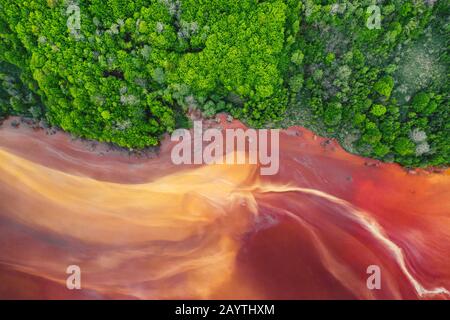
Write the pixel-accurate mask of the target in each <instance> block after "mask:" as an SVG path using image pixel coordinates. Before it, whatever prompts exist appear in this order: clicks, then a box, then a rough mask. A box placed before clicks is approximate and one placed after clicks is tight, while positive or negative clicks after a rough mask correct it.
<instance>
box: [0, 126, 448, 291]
mask: <svg viewBox="0 0 450 320" xmlns="http://www.w3.org/2000/svg"><path fill="white" fill-rule="evenodd" d="M222 120H223V119H222ZM10 122H11V120H9V121H7V122H6V123H5V124H4V125H3V126H2V127H0V164H1V167H0V284H1V285H0V298H8V299H21V298H37V299H50V298H52V299H54V298H56V299H73V298H87V299H94V298H130V299H135V298H146V299H159V298H162V299H168V298H174V299H184V298H193V299H197V298H200V299H202V298H213V299H215V298H225V299H266V298H269V299H302V298H308V299H416V298H419V299H448V298H449V297H450V294H449V290H450V176H449V174H448V172H446V173H439V174H438V173H428V172H425V171H416V172H414V174H412V173H408V172H406V171H405V170H404V169H402V168H401V167H399V166H397V165H394V164H379V163H376V162H375V161H373V160H368V159H364V158H361V157H357V156H354V155H351V154H348V153H346V152H345V151H343V150H342V149H341V148H340V147H339V146H338V145H337V144H336V143H335V142H333V141H331V142H328V141H327V140H325V139H322V138H319V137H316V136H315V135H314V134H312V133H311V132H309V131H307V130H305V129H302V128H290V129H288V130H284V131H282V133H281V134H280V171H279V173H278V174H277V175H275V176H260V174H259V170H258V168H257V167H256V166H252V165H214V166H185V165H181V166H175V165H173V164H172V163H171V161H170V150H171V148H172V146H173V145H172V144H171V143H170V142H169V141H167V140H166V141H165V142H164V143H163V145H162V148H161V150H160V152H159V155H158V156H157V157H154V158H153V159H147V158H140V159H138V158H135V157H129V156H127V155H124V154H123V153H121V152H117V151H108V150H107V149H105V147H104V146H101V145H99V146H97V147H96V149H95V150H94V151H92V150H91V151H89V150H88V148H87V147H86V143H82V142H80V141H72V140H71V139H70V137H69V136H68V135H66V134H64V133H57V134H55V135H46V133H45V131H43V130H33V129H31V128H29V127H27V126H25V125H21V126H20V127H19V128H18V129H15V128H12V127H11V126H10ZM220 126H221V127H242V125H241V124H240V123H238V122H233V123H231V124H227V123H226V121H222V123H221V124H220ZM69 265H78V266H79V267H80V268H81V272H82V273H81V284H82V289H81V290H68V289H67V288H66V278H67V277H68V275H67V274H66V268H67V266H69ZM370 265H377V266H379V267H380V270H381V288H380V289H374V290H370V289H368V287H367V284H366V280H367V278H368V277H369V274H367V272H366V270H367V267H368V266H370Z"/></svg>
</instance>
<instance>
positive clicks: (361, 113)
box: [0, 0, 450, 166]
mask: <svg viewBox="0 0 450 320" xmlns="http://www.w3.org/2000/svg"><path fill="white" fill-rule="evenodd" d="M372 5H373V1H369V0H367V1H366V0H363V1H345V0H344V1H331V0H322V1H312V0H266V1H258V0H240V1H235V0H208V1H199V0H134V1H131V0H0V9H1V10H0V83H1V87H0V116H2V115H3V116H4V115H7V114H21V115H26V116H33V117H36V118H42V117H43V118H45V119H46V120H47V121H48V122H49V123H50V124H52V125H55V126H59V127H61V128H62V129H64V130H67V131H69V132H71V133H72V134H75V135H78V136H82V137H86V138H91V139H97V140H100V141H107V142H112V143H115V144H117V145H120V146H124V147H128V148H142V147H146V146H151V145H156V144H157V143H158V141H159V138H160V136H161V135H162V134H163V133H164V132H170V131H172V130H173V129H175V128H176V127H179V126H182V125H184V124H185V123H186V118H185V115H186V113H187V112H188V111H189V110H192V109H198V110H200V111H202V112H203V115H204V116H213V115H214V114H216V113H217V112H220V111H227V112H229V113H231V114H232V115H233V116H235V117H237V118H240V119H242V120H243V121H245V122H247V123H248V124H249V125H251V126H255V127H261V126H271V127H273V126H279V125H292V124H301V125H304V126H306V127H309V128H312V129H313V130H316V131H317V132H319V133H321V134H323V135H328V136H333V137H336V138H338V139H340V141H341V142H342V143H343V145H344V147H346V148H347V149H349V150H350V151H353V152H357V153H361V154H363V155H367V156H371V157H376V158H380V159H383V160H387V161H397V162H400V163H402V164H405V165H410V166H417V165H438V164H448V163H449V162H450V161H449V139H448V136H449V131H450V124H449V108H448V94H447V93H448V80H447V73H448V72H447V68H448V52H447V43H446V42H447V41H448V31H449V25H448V23H447V19H446V17H447V14H448V3H447V2H446V1H435V0H417V1H414V2H409V1H401V0H387V1H383V3H382V4H380V5H379V8H380V10H379V12H380V14H381V16H380V17H377V16H373V15H374V14H376V13H377V11H376V10H375V11H373V10H368V8H369V7H370V6H372ZM378 18H379V19H378ZM377 23H379V25H377ZM418 136H419V137H420V138H421V139H417V137H418Z"/></svg>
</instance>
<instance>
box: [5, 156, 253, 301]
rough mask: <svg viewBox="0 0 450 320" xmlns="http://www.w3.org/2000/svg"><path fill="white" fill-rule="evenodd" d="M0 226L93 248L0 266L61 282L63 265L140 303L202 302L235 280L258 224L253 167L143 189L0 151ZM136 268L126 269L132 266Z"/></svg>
mask: <svg viewBox="0 0 450 320" xmlns="http://www.w3.org/2000/svg"><path fill="white" fill-rule="evenodd" d="M0 164H1V166H0V188H1V189H2V193H0V197H2V198H3V199H0V201H1V202H0V217H4V218H7V219H9V220H12V221H15V222H16V223H19V224H22V225H25V226H26V227H27V228H31V229H33V230H38V231H43V232H44V233H46V234H50V235H53V236H55V237H56V238H58V239H67V240H68V241H69V240H70V241H75V243H80V247H81V248H83V245H85V246H86V247H87V248H95V249H96V250H94V251H95V252H96V254H95V255H94V256H92V255H89V257H87V256H84V255H83V252H82V250H81V252H80V250H74V251H71V250H67V252H65V253H64V255H63V256H62V257H60V260H58V259H57V258H55V259H52V261H42V258H41V257H40V256H38V255H36V256H34V253H33V252H27V253H24V252H8V250H3V251H2V252H1V253H0V263H3V264H5V265H8V266H9V267H11V268H16V269H17V270H22V271H24V270H26V272H28V273H31V274H36V275H39V276H41V277H46V278H48V279H52V280H54V281H58V282H61V276H60V275H61V273H63V272H64V271H65V267H64V266H66V265H67V263H68V261H70V263H72V264H78V265H80V267H81V268H82V271H83V275H84V278H85V279H86V282H87V283H86V286H87V287H88V288H91V289H95V290H98V291H100V292H102V291H104V292H109V293H111V292H114V293H120V294H131V295H133V296H136V297H140V298H152V297H158V298H164V297H168V298H169V297H181V298H182V297H185V295H186V294H187V293H189V297H199V298H206V297H208V296H209V294H210V293H211V292H212V291H213V290H214V289H215V288H216V287H218V286H220V285H221V284H222V283H223V282H224V281H226V280H227V279H228V278H229V277H230V275H231V273H232V272H233V266H234V261H235V256H236V253H237V251H238V249H239V236H241V235H242V234H244V233H245V232H246V231H247V230H248V228H249V226H250V223H251V222H252V221H253V217H254V215H255V214H256V212H257V210H256V201H255V199H254V197H253V195H252V193H251V192H250V191H245V190H249V188H248V184H252V183H254V182H255V181H254V180H253V179H255V177H256V176H257V175H256V174H255V171H256V170H257V169H258V168H257V167H256V166H251V165H239V166H227V165H214V166H204V167H200V168H196V169H192V168H191V169H190V170H186V171H182V170H181V171H179V172H177V173H175V174H171V175H168V176H165V177H163V178H161V179H158V180H155V181H152V182H150V183H145V184H117V183H110V182H103V181H97V180H93V179H90V178H88V177H81V176H74V175H69V174H65V173H63V172H60V171H56V170H52V169H49V168H47V167H45V166H41V165H37V164H35V163H32V162H30V161H27V160H25V159H22V158H20V157H17V156H15V155H12V154H10V153H7V152H5V151H2V150H0ZM131 265H132V266H133V267H132V268H131V267H130V266H131Z"/></svg>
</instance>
